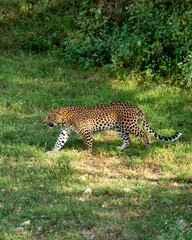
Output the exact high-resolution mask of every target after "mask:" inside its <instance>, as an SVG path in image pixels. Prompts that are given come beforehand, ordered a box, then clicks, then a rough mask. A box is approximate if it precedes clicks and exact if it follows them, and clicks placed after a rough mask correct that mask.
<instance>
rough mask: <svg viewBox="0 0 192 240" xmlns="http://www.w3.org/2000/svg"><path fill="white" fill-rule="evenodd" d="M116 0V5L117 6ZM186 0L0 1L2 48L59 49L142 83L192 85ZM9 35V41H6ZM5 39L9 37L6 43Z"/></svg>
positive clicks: (190, 12) (191, 28)
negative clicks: (132, 76)
mask: <svg viewBox="0 0 192 240" xmlns="http://www.w3.org/2000/svg"><path fill="white" fill-rule="evenodd" d="M117 2H118V7H117ZM191 3H192V2H191V1H190V0H186V1H183V0H176V1H172V0H148V1H141V0H135V1H125V0H118V1H117V0H111V1H106V0H103V1H96V0H85V1H77V0H73V1H61V0H50V1H45V0H38V1H35V0H30V1H29V0H23V1H16V0H14V1H12V2H11V4H10V1H4V2H3V3H0V5H2V6H1V9H2V10H1V12H2V13H3V14H2V17H1V19H0V26H1V27H2V28H1V29H2V30H1V35H3V36H5V37H3V38H2V39H1V45H2V46H3V48H6V49H10V47H13V46H14V48H15V45H16V44H17V47H19V48H22V49H25V50H29V51H32V52H42V51H43V52H46V53H48V54H55V55H56V54H57V56H58V53H59V55H60V56H62V58H63V59H64V60H65V59H66V58H67V60H69V61H70V62H71V63H73V64H75V65H78V66H81V67H84V68H89V67H93V66H105V68H107V69H109V70H110V71H112V72H115V73H118V74H119V75H120V76H123V75H126V76H127V74H130V73H134V74H137V75H139V76H140V79H141V80H142V81H145V82H149V83H150V82H152V81H156V82H161V81H166V82H168V83H171V84H173V83H175V84H177V85H179V86H183V87H190V86H191V83H192V22H191V18H192V9H191ZM8 39H10V40H8ZM7 40H8V41H7Z"/></svg>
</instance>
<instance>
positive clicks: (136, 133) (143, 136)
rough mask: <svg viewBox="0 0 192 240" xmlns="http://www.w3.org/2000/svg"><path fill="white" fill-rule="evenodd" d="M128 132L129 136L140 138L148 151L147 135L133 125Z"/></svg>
mask: <svg viewBox="0 0 192 240" xmlns="http://www.w3.org/2000/svg"><path fill="white" fill-rule="evenodd" d="M129 132H130V133H131V134H134V135H135V136H139V137H141V138H142V139H143V141H144V144H145V146H146V148H147V149H149V147H150V146H149V139H148V136H147V133H146V132H145V131H144V130H141V129H140V128H139V127H138V126H137V125H134V126H133V127H132V128H130V129H129Z"/></svg>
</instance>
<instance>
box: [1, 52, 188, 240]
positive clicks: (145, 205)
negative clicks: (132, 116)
mask: <svg viewBox="0 0 192 240" xmlns="http://www.w3.org/2000/svg"><path fill="white" fill-rule="evenodd" d="M0 82H1V94H0V102H1V105H0V114H1V116H0V119H1V120H0V121H1V122H0V125H1V131H0V138H1V142H0V162H1V172H0V196H1V197H0V219H1V225H0V232H1V238H2V239H6V240H7V239H19V240H20V239H39V238H40V239H57V240H58V239H178V236H180V237H182V238H181V239H190V235H191V230H190V213H189V212H190V209H191V204H192V203H191V181H192V176H191V164H192V152H191V146H192V142H191V131H192V124H191V119H192V115H191V110H192V109H191V102H192V96H191V93H190V92H185V91H181V90H179V89H177V88H174V87H171V86H156V87H155V88H154V86H151V87H140V86H138V85H137V84H136V82H128V80H127V81H124V82H119V81H117V80H116V79H110V78H109V77H107V76H106V75H105V74H104V73H102V72H99V73H97V74H96V73H94V72H85V71H77V70H74V69H71V68H70V67H69V66H68V65H67V64H61V63H59V62H56V61H55V60H54V59H53V58H51V57H45V56H41V55H37V56H32V55H25V54H21V55H18V56H11V57H7V56H5V55H2V56H1V57H0ZM112 101H127V102H130V103H132V104H135V105H137V106H138V107H139V108H140V109H141V110H142V111H143V112H144V113H145V116H146V119H147V121H148V123H149V124H150V126H151V127H152V128H153V129H154V130H155V131H156V132H157V133H159V134H161V135H168V136H169V135H172V134H173V133H174V132H175V131H178V130H180V131H182V132H183V135H182V136H181V137H180V139H179V140H178V141H176V142H169V143H166V142H161V141H158V140H155V139H153V138H152V137H150V145H151V148H150V150H147V149H146V148H145V146H144V144H143V141H142V140H141V139H139V138H137V137H135V136H131V143H130V146H129V148H127V149H126V150H125V151H123V152H120V151H117V150H116V147H117V146H118V145H120V144H121V140H120V138H119V137H118V135H117V133H116V132H115V131H106V132H102V133H97V134H94V136H93V153H92V154H88V153H86V152H84V150H85V145H84V142H83V139H82V137H81V136H79V135H77V134H75V133H74V134H72V136H71V137H70V138H69V140H68V142H67V143H66V145H65V147H64V148H63V149H62V150H61V151H60V152H58V154H57V155H55V156H51V157H50V156H47V155H46V154H45V151H47V150H50V149H52V148H53V146H54V143H55V141H56V139H57V136H58V134H59V128H58V127H55V128H54V129H49V128H47V126H46V125H45V124H44V123H43V120H44V118H45V116H46V114H47V113H48V112H49V111H50V109H51V108H52V107H53V106H55V107H62V106H70V105H81V106H91V105H96V104H103V103H109V102H112ZM87 188H90V189H91V191H92V193H91V194H83V192H84V191H85V190H86V189H87ZM28 220H29V221H30V224H29V225H23V226H21V224H22V223H24V222H25V221H28ZM181 220H182V221H184V223H185V224H184V227H183V225H181V224H180V222H182V221H181ZM18 227H21V228H18ZM39 227H40V228H39ZM38 229H40V230H38ZM178 229H179V230H178ZM171 237H172V238H171Z"/></svg>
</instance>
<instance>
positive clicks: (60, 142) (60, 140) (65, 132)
mask: <svg viewBox="0 0 192 240" xmlns="http://www.w3.org/2000/svg"><path fill="white" fill-rule="evenodd" d="M70 133H71V131H70V130H69V129H65V128H61V132H60V134H59V137H58V139H57V141H56V143H55V146H54V148H53V150H51V151H48V152H46V154H54V153H56V152H57V151H58V150H59V149H61V148H62V146H63V145H64V144H65V143H66V142H67V139H68V137H69V135H70Z"/></svg>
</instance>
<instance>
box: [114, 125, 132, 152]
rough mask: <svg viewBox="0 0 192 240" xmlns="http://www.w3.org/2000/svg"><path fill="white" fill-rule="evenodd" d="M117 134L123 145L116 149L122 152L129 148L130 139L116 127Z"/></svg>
mask: <svg viewBox="0 0 192 240" xmlns="http://www.w3.org/2000/svg"><path fill="white" fill-rule="evenodd" d="M117 133H118V134H119V136H120V138H121V139H122V141H123V144H122V145H121V146H118V147H117V149H118V150H120V151H122V150H124V149H125V148H127V147H128V146H129V143H130V139H129V134H128V133H126V132H125V131H124V130H123V129H122V128H120V127H117Z"/></svg>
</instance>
